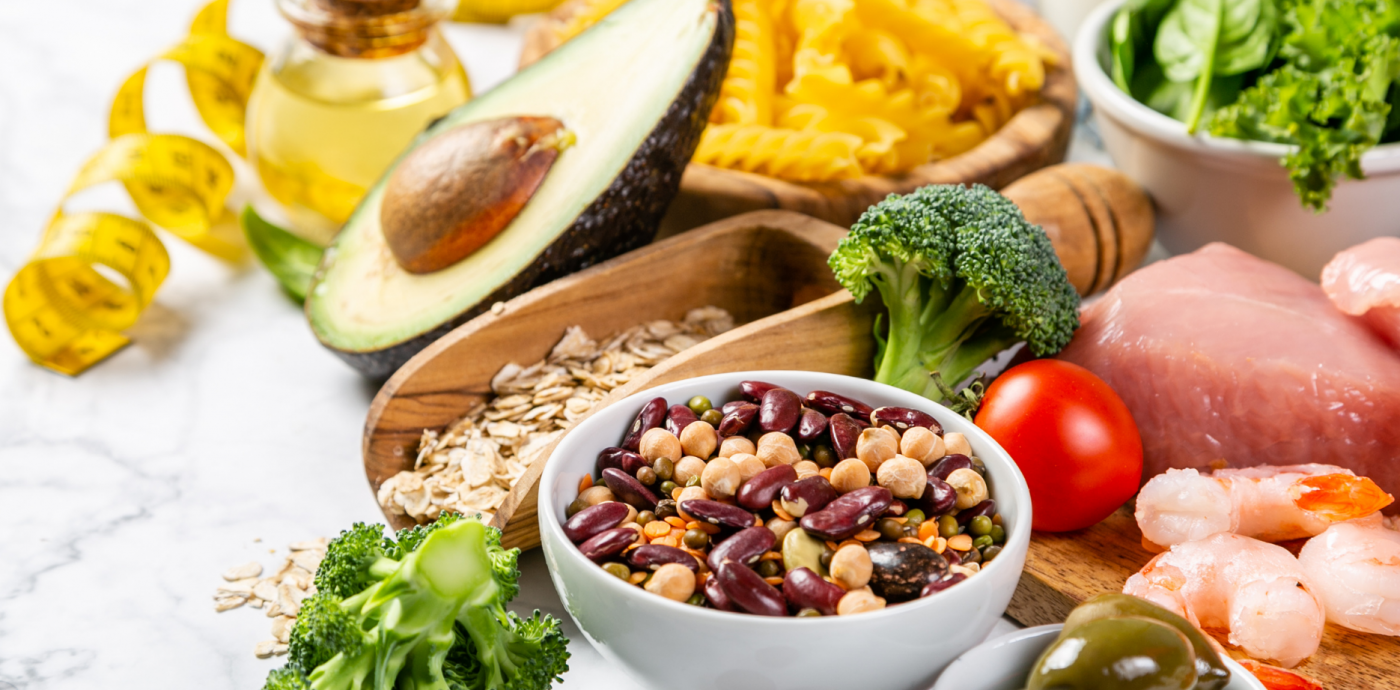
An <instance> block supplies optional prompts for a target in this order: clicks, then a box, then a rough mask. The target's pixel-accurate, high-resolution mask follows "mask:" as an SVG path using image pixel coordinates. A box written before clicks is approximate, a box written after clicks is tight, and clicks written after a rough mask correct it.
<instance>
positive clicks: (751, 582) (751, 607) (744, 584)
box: [715, 562, 787, 616]
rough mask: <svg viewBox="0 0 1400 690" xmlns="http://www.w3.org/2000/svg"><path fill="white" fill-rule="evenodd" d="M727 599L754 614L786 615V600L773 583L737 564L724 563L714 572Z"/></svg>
mask: <svg viewBox="0 0 1400 690" xmlns="http://www.w3.org/2000/svg"><path fill="white" fill-rule="evenodd" d="M715 577H716V578H718V579H719V584H720V586H721V587H723V588H724V593H725V594H726V595H728V597H729V600H730V601H731V602H733V603H734V605H735V606H737V607H738V608H740V609H743V610H744V611H747V612H748V613H752V614H754V615H756V616H786V615H787V602H786V601H784V600H783V595H782V594H781V593H779V592H778V590H777V589H774V588H773V585H770V584H768V583H767V582H764V581H763V578H762V577H760V576H759V574H758V573H756V572H754V571H752V570H749V569H748V568H746V567H744V566H742V565H739V564H738V563H732V562H731V563H725V564H724V565H722V566H720V568H719V570H718V571H716V572H715Z"/></svg>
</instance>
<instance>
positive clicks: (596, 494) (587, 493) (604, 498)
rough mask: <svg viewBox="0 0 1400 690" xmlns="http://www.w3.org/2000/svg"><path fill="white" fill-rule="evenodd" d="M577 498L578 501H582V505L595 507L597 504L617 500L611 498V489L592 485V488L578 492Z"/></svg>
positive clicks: (600, 485)
mask: <svg viewBox="0 0 1400 690" xmlns="http://www.w3.org/2000/svg"><path fill="white" fill-rule="evenodd" d="M578 498H579V500H580V501H583V502H584V503H587V504H588V505H590V506H596V505H598V504H599V503H607V502H609V501H616V500H617V498H615V497H614V496H613V492H612V489H609V488H608V487H606V486H604V485H602V484H594V485H593V486H590V487H588V488H587V489H584V490H583V491H581V492H579V495H578Z"/></svg>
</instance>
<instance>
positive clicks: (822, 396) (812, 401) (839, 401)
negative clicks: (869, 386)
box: [807, 391, 874, 419]
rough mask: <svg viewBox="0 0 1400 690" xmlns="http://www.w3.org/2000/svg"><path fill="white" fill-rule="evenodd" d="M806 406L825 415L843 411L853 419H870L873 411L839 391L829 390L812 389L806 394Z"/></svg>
mask: <svg viewBox="0 0 1400 690" xmlns="http://www.w3.org/2000/svg"><path fill="white" fill-rule="evenodd" d="M807 407H810V408H812V409H814V410H816V411H818V412H821V413H822V414H825V415H828V416H830V415H834V414H836V413H837V412H845V413H846V414H848V415H851V416H852V417H854V418H855V419H870V413H871V412H873V411H874V409H873V408H871V407H870V406H869V405H867V404H865V403H863V402H861V401H859V400H852V399H851V398H848V397H846V396H844V395H841V394H839V393H832V392H830V391H812V392H811V393H808V394H807Z"/></svg>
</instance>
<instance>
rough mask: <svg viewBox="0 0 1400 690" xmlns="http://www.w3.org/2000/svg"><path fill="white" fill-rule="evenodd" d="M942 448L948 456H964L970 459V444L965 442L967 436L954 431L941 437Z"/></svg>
mask: <svg viewBox="0 0 1400 690" xmlns="http://www.w3.org/2000/svg"><path fill="white" fill-rule="evenodd" d="M943 447H944V448H945V449H946V451H947V454H948V455H954V454H959V455H966V456H967V457H969V458H970V457H972V444H971V443H968V442H967V436H964V435H963V434H960V433H958V432H956V431H954V432H952V433H949V434H944V435H943Z"/></svg>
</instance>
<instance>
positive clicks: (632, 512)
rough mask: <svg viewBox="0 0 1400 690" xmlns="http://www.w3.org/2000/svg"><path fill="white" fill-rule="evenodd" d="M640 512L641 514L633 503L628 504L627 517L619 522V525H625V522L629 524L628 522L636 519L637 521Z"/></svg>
mask: <svg viewBox="0 0 1400 690" xmlns="http://www.w3.org/2000/svg"><path fill="white" fill-rule="evenodd" d="M638 514H639V513H637V509H636V508H633V507H632V506H631V505H628V506H627V517H625V518H622V522H620V523H618V524H619V526H621V525H625V524H628V523H633V522H636V521H637V515H638Z"/></svg>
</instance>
